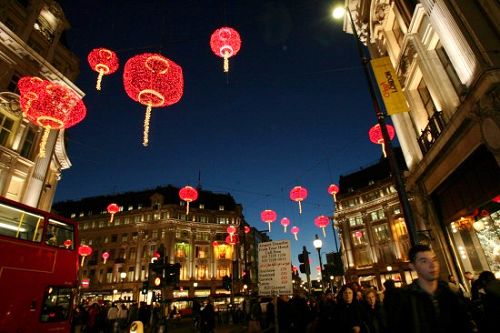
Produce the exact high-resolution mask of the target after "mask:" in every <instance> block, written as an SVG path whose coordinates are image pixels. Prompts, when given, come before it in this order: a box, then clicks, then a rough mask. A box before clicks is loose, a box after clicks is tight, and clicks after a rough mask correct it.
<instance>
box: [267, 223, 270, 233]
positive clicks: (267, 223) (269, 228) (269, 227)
mask: <svg viewBox="0 0 500 333" xmlns="http://www.w3.org/2000/svg"><path fill="white" fill-rule="evenodd" d="M267 225H268V226H269V232H271V222H267Z"/></svg>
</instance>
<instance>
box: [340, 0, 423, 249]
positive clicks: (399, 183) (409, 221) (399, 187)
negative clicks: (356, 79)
mask: <svg viewBox="0 0 500 333" xmlns="http://www.w3.org/2000/svg"><path fill="white" fill-rule="evenodd" d="M346 12H347V14H348V15H349V21H350V23H351V29H352V33H353V35H354V37H355V39H356V47H357V49H358V53H359V57H360V60H361V64H362V67H363V72H364V74H365V77H366V83H367V84H368V90H369V92H370V97H371V100H372V104H373V109H374V111H375V114H376V116H377V123H378V125H379V126H380V130H381V132H382V138H383V139H384V143H383V144H384V146H385V151H386V153H387V159H388V161H389V166H390V168H391V173H392V177H393V180H394V186H395V188H396V191H397V192H398V197H399V202H400V204H401V210H402V211H403V216H404V219H405V222H406V226H407V228H408V235H409V237H410V243H411V245H412V246H413V245H415V244H416V243H417V230H416V227H415V221H414V220H413V215H412V213H411V207H410V203H409V201H408V195H407V193H406V189H405V186H404V183H403V178H402V177H401V171H400V170H399V165H398V162H397V160H396V156H395V155H394V151H393V149H392V144H391V139H390V137H389V133H388V132H387V127H386V126H385V114H384V113H383V111H382V109H381V108H380V105H379V103H378V99H377V95H376V93H375V89H374V88H373V82H372V79H371V76H370V69H369V63H370V58H369V56H368V55H367V54H366V51H364V48H363V46H362V43H361V40H360V39H359V35H358V32H357V30H356V26H355V25H354V20H353V19H352V14H351V10H350V9H349V6H348V3H347V2H346V5H345V6H337V7H335V8H334V10H333V11H332V16H333V18H334V19H340V18H342V17H344V16H345V13H346ZM368 40H369V38H368Z"/></svg>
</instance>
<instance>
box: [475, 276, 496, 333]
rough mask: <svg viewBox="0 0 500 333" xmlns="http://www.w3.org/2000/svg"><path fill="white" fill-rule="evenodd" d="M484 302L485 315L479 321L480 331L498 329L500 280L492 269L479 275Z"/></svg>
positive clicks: (480, 291)
mask: <svg viewBox="0 0 500 333" xmlns="http://www.w3.org/2000/svg"><path fill="white" fill-rule="evenodd" d="M478 281H479V284H480V286H481V289H480V290H479V294H480V295H481V296H480V297H481V302H482V304H483V311H484V312H483V313H484V315H483V317H482V320H481V322H480V323H479V328H480V332H485V333H486V332H494V331H498V328H499V327H500V318H499V317H498V316H499V314H500V280H498V279H496V278H495V275H494V274H493V273H492V272H490V271H484V272H482V273H481V274H479V277H478Z"/></svg>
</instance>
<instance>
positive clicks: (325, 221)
mask: <svg viewBox="0 0 500 333" xmlns="http://www.w3.org/2000/svg"><path fill="white" fill-rule="evenodd" d="M314 225H315V226H317V227H318V228H321V230H322V231H323V237H325V238H326V231H325V228H326V227H328V226H329V225H330V219H329V218H328V216H325V215H320V216H318V217H316V218H315V219H314Z"/></svg>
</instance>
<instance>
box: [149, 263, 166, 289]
mask: <svg viewBox="0 0 500 333" xmlns="http://www.w3.org/2000/svg"><path fill="white" fill-rule="evenodd" d="M163 270H164V265H163V264H162V263H160V262H157V261H155V262H153V263H150V264H149V271H148V282H149V285H150V286H151V287H152V288H155V289H156V288H161V287H162V286H163V281H164V278H163Z"/></svg>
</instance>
